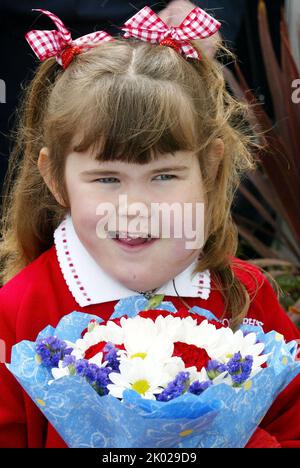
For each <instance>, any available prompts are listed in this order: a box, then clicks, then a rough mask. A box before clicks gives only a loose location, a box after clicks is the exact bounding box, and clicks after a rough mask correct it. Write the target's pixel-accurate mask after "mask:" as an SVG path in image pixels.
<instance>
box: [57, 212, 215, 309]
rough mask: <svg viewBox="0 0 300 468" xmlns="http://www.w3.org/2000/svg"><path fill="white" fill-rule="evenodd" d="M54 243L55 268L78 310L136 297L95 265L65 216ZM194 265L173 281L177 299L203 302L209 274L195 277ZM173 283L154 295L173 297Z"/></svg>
mask: <svg viewBox="0 0 300 468" xmlns="http://www.w3.org/2000/svg"><path fill="white" fill-rule="evenodd" d="M54 242H55V248H56V253H57V258H58V261H59V265H60V268H61V271H62V274H63V277H64V279H65V281H66V284H67V286H68V288H69V290H70V292H71V294H72V296H73V297H74V299H75V300H76V302H77V303H78V304H79V305H80V307H86V306H89V305H93V304H101V303H104V302H110V301H114V300H119V299H124V298H127V297H130V296H137V295H138V293H137V292H136V291H132V290H130V289H128V288H126V287H125V286H123V285H122V284H121V283H119V282H118V281H116V280H115V279H113V278H112V277H110V276H109V275H108V274H107V273H106V272H105V271H103V270H102V268H101V267H100V266H99V265H98V264H97V263H96V262H95V260H94V259H93V258H92V257H91V255H90V254H89V252H88V251H87V250H86V248H85V247H84V245H83V244H82V243H81V241H80V239H79V237H78V236H77V233H76V231H75V229H74V226H73V222H72V218H71V216H70V215H67V216H66V218H65V219H64V220H63V221H62V223H61V224H60V225H59V226H58V228H57V229H56V230H55V232H54ZM195 264H196V262H194V263H193V264H192V265H190V266H189V267H188V268H187V269H186V270H185V271H183V272H181V273H180V274H179V275H178V276H176V278H174V282H175V286H176V289H177V293H178V295H179V296H181V297H199V298H201V299H205V300H207V299H208V298H209V296H210V291H211V278H210V271H209V270H206V271H204V272H202V273H196V274H195V275H194V276H193V277H192V273H193V269H194V267H195ZM177 293H176V291H175V289H174V284H173V280H170V281H169V282H168V283H166V284H165V285H164V286H162V287H161V288H159V289H158V290H157V291H156V292H155V294H164V295H165V296H175V297H176V296H177Z"/></svg>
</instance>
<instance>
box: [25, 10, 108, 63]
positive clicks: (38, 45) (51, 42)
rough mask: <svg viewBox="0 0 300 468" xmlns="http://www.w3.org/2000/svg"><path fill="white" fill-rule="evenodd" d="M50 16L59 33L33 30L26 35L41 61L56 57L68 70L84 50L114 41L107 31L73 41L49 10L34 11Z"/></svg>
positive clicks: (60, 22)
mask: <svg viewBox="0 0 300 468" xmlns="http://www.w3.org/2000/svg"><path fill="white" fill-rule="evenodd" d="M32 11H40V12H41V13H44V14H45V15H47V16H49V18H51V19H52V21H53V22H54V23H55V26H56V27H57V31H55V30H54V31H38V30H33V31H30V32H28V33H27V34H26V35H25V38H26V40H27V42H28V43H29V45H30V47H31V48H32V50H33V51H34V53H35V54H36V55H37V56H38V58H39V59H40V60H41V61H44V60H46V59H48V58H50V57H56V60H57V62H58V63H59V64H60V65H61V66H62V67H63V68H64V69H66V68H67V67H68V66H69V65H70V63H71V61H72V60H73V57H74V56H75V55H78V54H80V53H81V52H83V51H84V50H87V49H91V48H93V47H96V46H97V45H98V44H99V43H101V42H106V41H111V40H114V39H113V37H112V36H110V35H109V34H107V33H106V32H105V31H97V32H94V33H91V34H87V35H86V36H82V37H79V38H78V39H76V40H75V41H73V40H72V37H71V33H70V31H68V29H67V28H66V27H65V25H64V24H63V22H62V21H61V20H60V19H59V18H58V17H57V16H55V15H54V14H53V13H51V12H50V11H47V10H41V9H34V10H32Z"/></svg>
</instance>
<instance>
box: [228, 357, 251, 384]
mask: <svg viewBox="0 0 300 468" xmlns="http://www.w3.org/2000/svg"><path fill="white" fill-rule="evenodd" d="M252 366H253V357H252V356H246V357H245V359H243V358H242V356H241V353H236V354H234V356H233V357H232V358H231V359H230V360H229V361H228V363H227V368H228V372H229V375H230V376H231V379H232V382H233V384H234V386H240V385H242V384H243V383H244V382H246V381H247V380H248V379H249V377H250V375H251V371H252Z"/></svg>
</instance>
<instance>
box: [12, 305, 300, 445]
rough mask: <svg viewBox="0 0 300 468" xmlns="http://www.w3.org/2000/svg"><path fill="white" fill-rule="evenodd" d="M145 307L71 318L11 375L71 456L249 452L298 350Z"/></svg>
mask: <svg viewBox="0 0 300 468" xmlns="http://www.w3.org/2000/svg"><path fill="white" fill-rule="evenodd" d="M147 304H148V301H147V300H146V299H144V298H141V297H140V296H135V297H132V298H128V299H124V300H121V301H119V303H118V304H117V305H116V307H115V310H114V313H113V314H112V316H111V318H110V320H109V321H108V322H103V321H102V320H101V319H100V318H99V317H97V316H93V315H90V314H85V313H80V312H73V313H71V314H69V315H67V316H65V317H63V318H62V319H61V321H60V322H59V324H58V325H57V327H56V328H52V327H51V326H48V327H46V328H45V329H44V330H43V331H41V332H40V334H39V335H38V337H37V340H36V342H29V341H22V342H21V343H19V344H17V345H15V346H14V347H13V350H12V359H11V364H7V367H8V369H9V370H10V371H11V372H12V373H13V374H14V376H15V377H16V379H17V380H18V381H19V383H20V384H21V385H22V387H23V388H24V389H25V390H26V392H27V393H28V394H29V395H30V397H31V398H32V399H33V401H34V402H35V403H36V404H37V405H38V407H39V408H40V410H41V411H42V412H43V414H44V415H45V417H46V418H47V419H48V420H49V422H50V423H51V424H52V425H53V426H54V428H55V429H56V430H57V432H58V433H59V434H60V435H61V437H62V438H63V439H64V441H65V442H66V443H67V445H68V446H69V447H90V448H94V447H95V448H100V447H101V448H102V447H103V448H105V447H107V448H114V447H116V448H117V447H118V448H129V447H134V448H139V447H143V448H172V447H179V448H198V447H199V448H201V447H203V448H204V447H205V448H208V447H211V448H213V447H218V448H222V447H228V448H230V447H233V448H238V447H244V446H245V445H246V444H247V442H248V440H249V439H250V437H251V436H252V434H253V433H254V432H255V430H256V428H257V426H258V425H259V423H260V421H261V420H262V418H263V417H264V415H265V414H266V413H267V411H268V409H269V408H270V406H271V405H272V403H273V402H274V400H275V399H276V397H277V396H278V394H279V393H280V392H282V391H283V390H284V388H285V387H286V386H287V385H288V384H289V383H290V382H291V381H292V380H293V379H294V378H295V377H296V375H297V374H298V373H300V363H299V362H297V361H296V359H295V357H296V350H297V345H296V343H295V342H291V343H285V341H284V339H283V336H282V335H280V334H278V333H277V332H276V331H272V332H270V333H267V334H265V333H264V332H263V330H262V329H261V328H260V327H252V326H246V325H243V326H241V327H240V329H239V330H238V331H236V332H233V331H232V330H231V329H229V328H225V327H223V326H222V325H221V324H220V322H219V321H218V320H217V319H216V318H215V317H214V315H213V314H212V313H211V312H209V311H207V310H204V309H200V308H198V307H194V308H193V309H191V310H190V311H187V310H184V309H182V310H180V311H177V310H176V309H175V308H174V305H173V304H172V303H170V302H162V303H161V304H160V305H159V306H157V307H156V308H153V310H148V311H145V309H146V308H147ZM154 309H155V310H154Z"/></svg>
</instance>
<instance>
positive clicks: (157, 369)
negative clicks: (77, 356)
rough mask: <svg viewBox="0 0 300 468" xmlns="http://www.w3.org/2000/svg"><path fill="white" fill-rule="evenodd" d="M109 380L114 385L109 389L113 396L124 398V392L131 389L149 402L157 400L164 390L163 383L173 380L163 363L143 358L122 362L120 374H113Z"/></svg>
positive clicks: (109, 386)
mask: <svg viewBox="0 0 300 468" xmlns="http://www.w3.org/2000/svg"><path fill="white" fill-rule="evenodd" d="M109 378H110V380H111V381H112V384H109V385H108V386H107V388H108V390H109V393H110V394H111V395H112V396H114V397H116V398H122V395H123V392H124V390H126V389H131V390H134V391H136V392H137V393H139V394H140V395H141V396H143V398H145V399H148V400H155V395H157V394H159V393H161V392H162V390H163V389H162V387H161V383H162V382H165V381H170V380H171V379H170V378H169V376H167V375H166V372H165V370H164V368H163V366H162V365H161V363H159V362H156V361H152V360H150V359H141V358H136V359H134V360H131V359H128V360H124V361H122V362H121V364H120V373H116V372H112V373H111V374H110V375H109Z"/></svg>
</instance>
